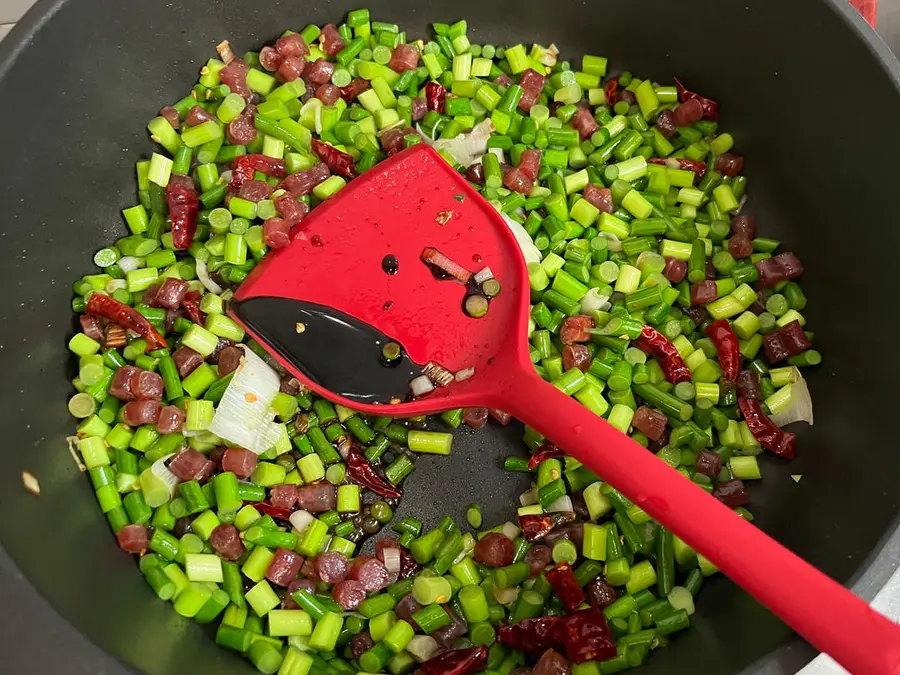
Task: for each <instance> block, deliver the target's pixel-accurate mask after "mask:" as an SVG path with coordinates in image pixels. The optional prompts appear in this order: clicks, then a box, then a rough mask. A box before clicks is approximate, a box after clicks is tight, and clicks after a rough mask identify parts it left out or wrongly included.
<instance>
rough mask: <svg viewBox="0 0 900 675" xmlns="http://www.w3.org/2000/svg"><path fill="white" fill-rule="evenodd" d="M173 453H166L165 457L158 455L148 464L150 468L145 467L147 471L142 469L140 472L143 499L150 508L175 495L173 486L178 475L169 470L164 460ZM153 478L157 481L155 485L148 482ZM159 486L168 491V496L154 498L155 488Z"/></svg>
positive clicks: (176, 483) (155, 494) (176, 482)
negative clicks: (157, 457)
mask: <svg viewBox="0 0 900 675" xmlns="http://www.w3.org/2000/svg"><path fill="white" fill-rule="evenodd" d="M173 455H174V453H173V454H169V455H166V456H165V457H160V458H159V459H158V460H156V461H155V462H153V464H151V465H150V468H149V469H147V471H144V472H143V473H142V474H141V479H140V480H141V488H142V490H143V492H144V500H145V501H146V502H147V506H150V507H152V508H156V507H157V506H162V505H163V504H165V503H166V502H168V501H169V500H170V499H172V497H174V496H175V487H176V486H177V485H178V476H176V475H175V474H174V473H172V472H171V471H169V467H167V466H166V460H168V459H169V458H170V457H172V456H173ZM154 479H155V480H156V481H158V483H157V484H156V485H154V484H152V483H151V482H150V481H152V480H154ZM160 486H162V487H163V488H164V490H165V491H166V492H167V493H168V496H167V497H166V498H165V499H163V500H159V499H156V496H157V491H156V489H155V488H158V487H160Z"/></svg>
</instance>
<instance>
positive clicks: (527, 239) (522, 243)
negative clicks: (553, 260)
mask: <svg viewBox="0 0 900 675" xmlns="http://www.w3.org/2000/svg"><path fill="white" fill-rule="evenodd" d="M500 216H501V217H502V218H503V221H504V222H505V223H506V224H507V226H509V229H510V232H512V233H513V236H514V237H515V238H516V242H517V243H518V244H519V250H521V251H522V257H523V258H525V262H526V263H540V262H541V252H540V251H539V250H538V247H537V246H535V245H534V242H533V241H532V239H531V236H530V235H529V234H528V232H526V231H525V228H524V227H522V225H521V224H519V223H517V222H516V221H515V220H513V219H512V218H510V217H509V216H508V215H506V214H505V213H501V214H500Z"/></svg>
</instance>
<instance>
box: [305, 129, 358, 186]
mask: <svg viewBox="0 0 900 675" xmlns="http://www.w3.org/2000/svg"><path fill="white" fill-rule="evenodd" d="M312 151H313V152H314V153H316V156H317V157H318V158H319V159H321V160H322V161H323V162H325V165H326V166H327V167H328V169H329V170H330V171H331V173H335V174H337V175H338V176H343V177H344V178H354V177H355V176H356V167H355V166H354V165H353V158H352V157H351V156H350V155H348V154H347V153H346V152H341V151H340V150H338V149H337V148H336V147H334V146H333V145H328V143H323V142H322V141H320V140H318V139H316V138H314V139H312Z"/></svg>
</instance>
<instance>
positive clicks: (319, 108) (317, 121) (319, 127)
mask: <svg viewBox="0 0 900 675" xmlns="http://www.w3.org/2000/svg"><path fill="white" fill-rule="evenodd" d="M316 100H318V99H316ZM315 124H316V133H317V134H321V133H322V106H320V105H317V106H316V114H315Z"/></svg>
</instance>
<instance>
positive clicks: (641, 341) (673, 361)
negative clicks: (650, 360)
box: [632, 325, 691, 384]
mask: <svg viewBox="0 0 900 675" xmlns="http://www.w3.org/2000/svg"><path fill="white" fill-rule="evenodd" d="M632 344H634V346H635V347H637V348H638V349H640V350H641V351H642V352H644V353H646V354H650V355H651V356H655V357H656V358H657V359H658V360H659V362H660V364H659V365H660V366H661V367H662V369H663V373H665V376H666V379H667V380H668V381H669V382H671V383H672V384H678V383H679V382H690V381H691V371H690V370H689V369H688V367H687V366H686V365H684V359H682V358H681V354H679V353H678V350H677V349H676V348H675V345H673V344H672V342H671V341H670V340H669V338H667V337H666V336H665V335H663V334H662V333H660V332H659V331H658V330H656V329H655V328H653V327H652V326H647V325H645V326H644V328H643V329H642V330H641V336H640V337H639V338H638V339H636V340H632Z"/></svg>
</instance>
